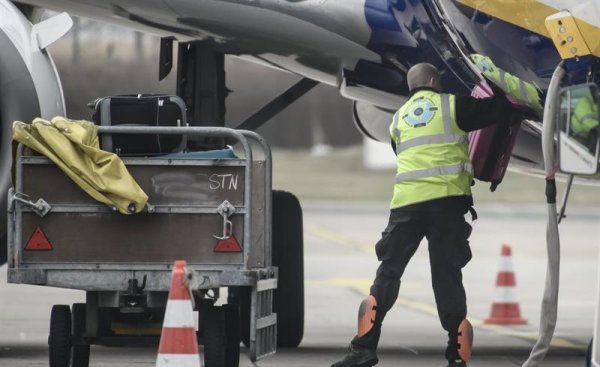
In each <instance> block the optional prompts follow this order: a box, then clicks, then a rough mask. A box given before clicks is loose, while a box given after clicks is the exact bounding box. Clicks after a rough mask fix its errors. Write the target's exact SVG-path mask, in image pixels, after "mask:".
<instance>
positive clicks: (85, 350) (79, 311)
mask: <svg viewBox="0 0 600 367" xmlns="http://www.w3.org/2000/svg"><path fill="white" fill-rule="evenodd" d="M71 312H72V323H73V355H72V362H71V366H72V367H88V365H89V364H90V345H89V344H87V343H86V342H85V340H84V339H83V334H84V333H85V303H74V304H73V307H72V311H71Z"/></svg>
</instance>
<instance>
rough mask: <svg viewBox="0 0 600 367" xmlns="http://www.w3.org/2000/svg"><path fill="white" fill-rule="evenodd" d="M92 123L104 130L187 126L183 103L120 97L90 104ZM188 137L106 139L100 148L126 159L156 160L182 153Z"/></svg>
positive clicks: (117, 136) (167, 98)
mask: <svg viewBox="0 0 600 367" xmlns="http://www.w3.org/2000/svg"><path fill="white" fill-rule="evenodd" d="M90 107H92V108H93V109H94V111H93V113H92V121H94V122H95V123H96V124H98V125H101V126H116V125H133V126H186V107H185V103H184V102H183V100H182V99H181V98H179V97H177V96H170V95H143V94H138V95H120V96H110V97H103V98H98V99H96V100H95V101H94V102H92V103H91V104H90ZM186 142H187V141H186V138H185V136H179V135H150V134H138V135H132V134H114V135H103V136H101V139H100V147H101V148H102V149H103V150H107V151H110V152H114V153H117V154H118V155H123V156H153V155H161V154H169V153H177V152H181V151H183V150H184V149H185V147H186Z"/></svg>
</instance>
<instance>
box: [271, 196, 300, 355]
mask: <svg viewBox="0 0 600 367" xmlns="http://www.w3.org/2000/svg"><path fill="white" fill-rule="evenodd" d="M303 246H304V238H303V229H302V208H301V207H300V202H299V201H298V199H297V198H296V197H295V196H294V195H293V194H291V193H289V192H285V191H273V266H277V267H279V280H278V286H277V290H275V296H274V298H273V312H275V313H277V346H279V347H288V348H295V347H297V346H298V345H299V344H300V342H301V341H302V337H303V336H304V249H303Z"/></svg>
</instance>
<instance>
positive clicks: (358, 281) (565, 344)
mask: <svg viewBox="0 0 600 367" xmlns="http://www.w3.org/2000/svg"><path fill="white" fill-rule="evenodd" d="M304 230H305V232H306V233H307V234H309V235H311V236H314V237H317V238H319V239H321V240H324V241H327V242H331V243H334V244H336V245H340V246H345V247H350V248H353V249H355V250H358V251H361V252H364V253H368V254H373V255H374V252H375V251H374V245H371V244H366V243H365V242H364V241H360V240H356V239H353V238H350V237H347V236H345V235H343V234H341V233H340V232H338V231H334V230H331V229H328V228H325V227H323V226H319V225H316V224H314V223H306V224H305V226H304ZM372 281H373V280H372V279H367V278H331V279H326V280H322V281H309V284H311V283H312V284H313V285H316V282H318V283H319V284H321V285H327V286H333V287H338V288H351V289H353V290H355V291H357V292H360V294H361V295H367V294H369V288H370V286H371V283H372ZM402 285H403V287H406V285H407V282H405V281H403V282H402ZM396 304H397V305H400V306H404V307H406V308H408V309H411V310H414V311H418V312H422V313H425V314H427V315H430V316H435V317H438V314H437V308H436V307H435V306H434V305H431V304H428V303H424V302H419V301H415V300H411V299H408V298H404V297H398V299H397V301H396ZM469 321H471V324H472V325H473V327H476V328H479V329H482V330H487V331H490V332H493V333H496V334H499V335H503V336H512V337H516V338H520V339H525V340H528V341H533V342H536V341H537V338H538V332H537V331H521V330H516V329H513V328H510V327H507V326H502V325H489V324H485V323H484V322H483V320H479V319H471V318H469ZM550 345H551V346H553V347H561V348H569V349H577V350H586V348H587V345H584V344H580V343H574V342H571V341H569V340H567V339H563V338H559V337H556V336H555V337H554V338H552V342H551V344H550Z"/></svg>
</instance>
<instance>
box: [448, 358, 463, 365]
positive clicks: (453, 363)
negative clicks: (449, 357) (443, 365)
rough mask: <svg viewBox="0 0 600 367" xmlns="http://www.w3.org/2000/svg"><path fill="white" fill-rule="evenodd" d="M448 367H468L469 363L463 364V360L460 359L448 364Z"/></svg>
mask: <svg viewBox="0 0 600 367" xmlns="http://www.w3.org/2000/svg"><path fill="white" fill-rule="evenodd" d="M448 367H467V363H465V362H463V361H462V360H460V359H458V360H456V361H454V362H449V363H448Z"/></svg>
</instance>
